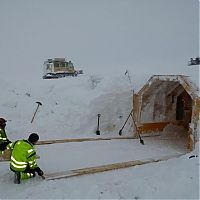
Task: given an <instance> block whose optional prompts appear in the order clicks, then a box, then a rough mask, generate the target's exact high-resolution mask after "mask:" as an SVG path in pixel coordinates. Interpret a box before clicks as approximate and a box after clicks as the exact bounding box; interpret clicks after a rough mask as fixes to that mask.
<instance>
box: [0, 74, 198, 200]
mask: <svg viewBox="0 0 200 200" xmlns="http://www.w3.org/2000/svg"><path fill="white" fill-rule="evenodd" d="M0 77H1V76H0ZM148 78H149V77H148ZM137 79H138V80H140V78H139V77H138V78H137ZM146 80H147V79H146V78H145V77H143V78H142V79H141V80H140V81H138V82H137V80H136V79H135V82H134V83H132V84H133V85H134V86H133V87H132V86H131V84H130V81H129V79H128V78H127V76H125V75H124V73H123V72H120V73H118V74H115V75H111V73H110V74H109V75H107V76H106V75H102V74H101V75H100V74H95V75H89V74H88V75H87V74H85V75H82V76H79V77H76V78H73V77H68V78H64V79H59V80H42V79H41V80H40V81H37V82H33V83H32V82H31V83H26V81H25V80H22V81H21V82H17V83H16V84H14V83H12V82H10V81H7V80H6V79H4V77H1V79H0V89H1V91H3V94H4V95H3V96H1V99H0V111H1V117H4V118H6V119H7V120H8V122H7V127H6V130H7V135H8V137H9V139H10V140H12V141H14V140H17V139H21V138H27V137H28V135H29V133H30V132H38V134H39V135H40V139H41V140H51V139H64V138H83V137H98V136H96V134H95V131H96V128H97V114H98V113H100V114H101V118H100V131H101V135H100V137H111V136H115V137H116V136H119V135H118V132H119V130H120V129H121V127H122V125H123V123H124V121H125V120H126V118H127V116H128V114H129V112H130V110H131V107H132V93H133V88H134V89H135V90H138V89H139V88H140V87H141V86H142V85H143V84H144V83H145V81H146ZM36 101H41V102H42V104H43V105H42V106H41V107H40V108H39V110H38V113H37V114H36V117H35V119H34V121H33V123H30V121H31V119H32V116H33V113H34V111H35V109H36V106H37V105H36V103H35V102H36ZM169 130H170V129H169ZM173 130H174V132H169V131H166V132H165V134H164V135H163V136H162V137H159V136H157V137H152V138H144V142H145V145H144V146H143V145H141V144H140V143H139V141H138V140H109V141H94V142H77V143H65V144H51V145H42V146H37V147H36V148H37V152H38V154H39V155H40V156H41V158H40V159H39V160H38V164H39V166H40V167H41V168H42V169H43V170H44V172H45V173H51V172H57V171H63V170H70V169H77V168H82V167H92V166H98V165H104V164H111V163H118V162H126V161H130V160H138V159H145V158H159V157H162V156H165V155H174V154H179V153H186V142H185V140H184V137H180V135H179V133H180V131H179V129H177V130H176V129H173ZM132 133H133V127H132V122H131V121H128V123H127V125H126V126H125V128H124V130H123V135H124V136H130V135H132ZM169 138H171V139H169ZM197 146H198V145H197ZM193 154H194V155H197V154H198V149H197V148H196V150H195V152H192V153H189V154H186V155H185V156H182V157H180V158H177V159H172V160H168V161H163V162H159V163H153V164H146V165H143V166H137V167H132V168H128V169H121V170H115V171H111V172H105V173H99V174H94V175H86V176H82V177H74V178H70V179H61V180H54V181H43V180H41V179H40V177H36V178H35V179H32V180H27V181H23V182H22V183H21V184H20V185H14V184H13V173H12V172H10V170H9V163H8V162H0V184H1V187H0V194H1V199H12V198H18V199H24V198H29V199H41V198H42V199H51V198H52V199H75V198H76V199H100V198H104V199H105V198H107V199H108V198H109V199H121V198H122V199H144V198H148V199H154V198H157V199H176V198H179V199H194V198H196V199H198V197H199V183H198V181H199V159H198V157H195V158H192V159H189V156H190V155H193Z"/></svg>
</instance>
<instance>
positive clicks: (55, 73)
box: [43, 58, 83, 79]
mask: <svg viewBox="0 0 200 200" xmlns="http://www.w3.org/2000/svg"><path fill="white" fill-rule="evenodd" d="M82 73H83V71H82V70H75V69H74V65H73V63H72V62H71V61H67V60H66V59H65V58H54V59H47V60H46V61H44V64H43V79H55V78H62V77H66V76H77V75H78V74H82Z"/></svg>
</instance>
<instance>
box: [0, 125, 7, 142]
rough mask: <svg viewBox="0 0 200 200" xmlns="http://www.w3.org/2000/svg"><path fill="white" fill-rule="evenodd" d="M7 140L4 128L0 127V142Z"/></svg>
mask: <svg viewBox="0 0 200 200" xmlns="http://www.w3.org/2000/svg"><path fill="white" fill-rule="evenodd" d="M6 141H7V135H6V132H5V130H4V129H2V128H0V144H2V143H4V142H6Z"/></svg>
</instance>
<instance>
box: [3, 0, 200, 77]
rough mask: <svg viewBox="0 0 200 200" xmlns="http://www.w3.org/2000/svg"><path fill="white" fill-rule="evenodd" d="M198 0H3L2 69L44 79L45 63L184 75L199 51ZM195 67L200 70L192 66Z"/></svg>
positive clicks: (84, 67) (6, 73)
mask: <svg viewBox="0 0 200 200" xmlns="http://www.w3.org/2000/svg"><path fill="white" fill-rule="evenodd" d="M198 4H199V1H198V0H0V61H1V62H0V70H1V75H2V74H4V75H5V76H7V75H8V74H9V73H11V71H12V72H14V74H18V73H19V72H22V76H28V74H30V73H31V74H32V76H33V77H34V76H39V77H41V76H42V67H41V65H42V64H43V62H44V60H45V59H47V58H54V57H66V58H69V59H71V60H72V62H73V63H74V64H75V65H77V66H80V67H79V68H82V69H87V70H88V69H90V70H91V73H92V71H93V70H95V69H99V70H100V69H101V70H103V71H104V70H106V68H107V67H114V66H115V67H116V68H120V67H121V68H124V69H125V68H128V69H135V71H136V72H138V73H139V72H142V71H143V72H145V71H150V72H152V74H163V73H169V74H171V73H176V74H182V73H187V71H188V70H191V69H188V67H186V65H187V62H188V60H189V59H190V57H196V56H198V55H199V5H198ZM193 69H194V70H197V69H198V67H196V68H193Z"/></svg>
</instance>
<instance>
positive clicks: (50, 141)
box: [37, 134, 160, 145]
mask: <svg viewBox="0 0 200 200" xmlns="http://www.w3.org/2000/svg"><path fill="white" fill-rule="evenodd" d="M155 136H160V135H158V134H157V135H144V136H142V137H155ZM123 139H125V140H127V139H134V140H135V139H138V137H131V136H130V137H108V138H68V139H60V140H41V141H38V142H37V145H46V144H55V143H65V142H85V141H102V140H123Z"/></svg>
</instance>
